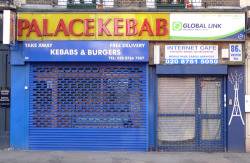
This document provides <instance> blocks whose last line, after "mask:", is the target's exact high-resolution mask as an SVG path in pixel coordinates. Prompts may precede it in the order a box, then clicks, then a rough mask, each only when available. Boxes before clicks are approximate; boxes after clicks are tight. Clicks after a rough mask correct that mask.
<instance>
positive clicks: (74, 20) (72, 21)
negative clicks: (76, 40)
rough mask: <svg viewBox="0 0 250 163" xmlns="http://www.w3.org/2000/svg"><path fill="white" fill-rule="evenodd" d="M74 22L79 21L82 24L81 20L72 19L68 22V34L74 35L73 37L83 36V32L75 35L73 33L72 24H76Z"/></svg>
mask: <svg viewBox="0 0 250 163" xmlns="http://www.w3.org/2000/svg"><path fill="white" fill-rule="evenodd" d="M76 21H79V22H81V23H83V20H82V19H73V20H71V21H70V23H69V33H70V34H72V35H74V36H82V35H83V32H82V33H79V34H76V33H75V32H74V31H73V24H74V23H75V22H76Z"/></svg>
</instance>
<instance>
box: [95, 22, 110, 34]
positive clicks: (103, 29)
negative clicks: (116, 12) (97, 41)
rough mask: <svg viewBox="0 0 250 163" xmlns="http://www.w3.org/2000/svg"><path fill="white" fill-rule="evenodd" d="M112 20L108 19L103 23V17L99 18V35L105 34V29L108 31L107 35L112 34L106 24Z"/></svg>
mask: <svg viewBox="0 0 250 163" xmlns="http://www.w3.org/2000/svg"><path fill="white" fill-rule="evenodd" d="M110 21H111V19H108V20H107V21H106V22H105V23H104V24H102V19H98V36H102V35H103V31H104V32H105V33H106V35H107V36H112V35H111V33H110V32H109V30H108V29H107V27H106V25H107V24H108V23H109V22H110Z"/></svg>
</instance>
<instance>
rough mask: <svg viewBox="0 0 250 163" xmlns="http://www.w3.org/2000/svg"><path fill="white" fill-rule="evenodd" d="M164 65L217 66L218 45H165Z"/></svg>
mask: <svg viewBox="0 0 250 163" xmlns="http://www.w3.org/2000/svg"><path fill="white" fill-rule="evenodd" d="M165 63H166V64H218V45H166V46H165Z"/></svg>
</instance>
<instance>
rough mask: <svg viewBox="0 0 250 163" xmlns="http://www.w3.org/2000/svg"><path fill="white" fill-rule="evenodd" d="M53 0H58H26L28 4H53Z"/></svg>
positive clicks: (55, 0)
mask: <svg viewBox="0 0 250 163" xmlns="http://www.w3.org/2000/svg"><path fill="white" fill-rule="evenodd" d="M53 1H54V2H57V0H26V4H38V5H51V4H52V2H53Z"/></svg>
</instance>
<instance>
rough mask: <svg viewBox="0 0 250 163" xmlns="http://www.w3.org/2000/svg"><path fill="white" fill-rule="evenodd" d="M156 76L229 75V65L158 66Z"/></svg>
mask: <svg viewBox="0 0 250 163" xmlns="http://www.w3.org/2000/svg"><path fill="white" fill-rule="evenodd" d="M156 74H189V75H200V74H202V75H204V74H227V65H157V66H156Z"/></svg>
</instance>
